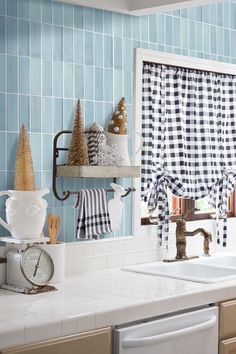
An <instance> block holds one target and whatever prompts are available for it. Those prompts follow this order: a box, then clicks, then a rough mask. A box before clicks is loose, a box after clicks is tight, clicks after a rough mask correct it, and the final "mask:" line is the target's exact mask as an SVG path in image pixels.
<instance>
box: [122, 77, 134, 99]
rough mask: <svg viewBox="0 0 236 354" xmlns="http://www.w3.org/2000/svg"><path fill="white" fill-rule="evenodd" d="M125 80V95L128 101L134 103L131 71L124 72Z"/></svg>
mask: <svg viewBox="0 0 236 354" xmlns="http://www.w3.org/2000/svg"><path fill="white" fill-rule="evenodd" d="M123 82H124V97H125V100H126V103H127V104H128V103H132V86H133V85H132V83H133V79H132V75H131V72H129V71H127V72H123Z"/></svg>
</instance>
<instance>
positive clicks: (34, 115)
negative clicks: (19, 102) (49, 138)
mask: <svg viewBox="0 0 236 354" xmlns="http://www.w3.org/2000/svg"><path fill="white" fill-rule="evenodd" d="M30 108H31V110H30V121H31V131H32V132H34V133H36V132H37V133H40V132H41V128H42V127H41V97H38V96H31V106H30Z"/></svg>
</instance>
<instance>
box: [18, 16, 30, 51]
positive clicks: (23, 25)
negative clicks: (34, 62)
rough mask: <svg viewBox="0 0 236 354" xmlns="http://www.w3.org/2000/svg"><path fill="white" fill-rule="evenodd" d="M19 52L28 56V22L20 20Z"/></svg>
mask: <svg viewBox="0 0 236 354" xmlns="http://www.w3.org/2000/svg"><path fill="white" fill-rule="evenodd" d="M19 34H20V38H19V53H20V55H23V56H26V57H28V56H29V22H28V21H24V20H21V21H20V23H19Z"/></svg>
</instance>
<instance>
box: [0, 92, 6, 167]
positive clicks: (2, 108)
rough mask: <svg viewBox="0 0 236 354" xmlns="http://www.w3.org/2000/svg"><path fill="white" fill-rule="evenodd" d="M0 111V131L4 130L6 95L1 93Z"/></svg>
mask: <svg viewBox="0 0 236 354" xmlns="http://www.w3.org/2000/svg"><path fill="white" fill-rule="evenodd" d="M0 112H1V116H2V118H1V119H0V131H1V130H6V95H5V94H3V93H0ZM4 151H5V149H4ZM0 161H1V159H0ZM0 169H1V168H0Z"/></svg>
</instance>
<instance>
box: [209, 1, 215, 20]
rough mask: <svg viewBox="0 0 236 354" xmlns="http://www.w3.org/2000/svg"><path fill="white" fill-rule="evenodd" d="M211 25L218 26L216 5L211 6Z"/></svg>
mask: <svg viewBox="0 0 236 354" xmlns="http://www.w3.org/2000/svg"><path fill="white" fill-rule="evenodd" d="M209 7H210V11H209V12H210V24H211V25H216V4H210V5H209Z"/></svg>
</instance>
